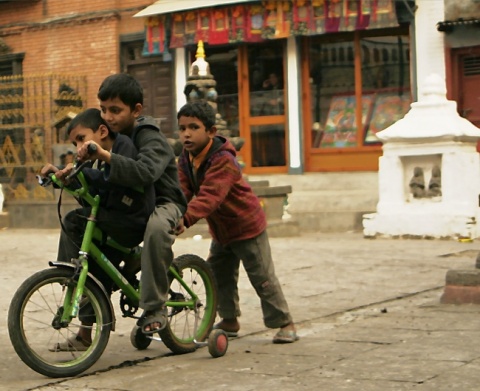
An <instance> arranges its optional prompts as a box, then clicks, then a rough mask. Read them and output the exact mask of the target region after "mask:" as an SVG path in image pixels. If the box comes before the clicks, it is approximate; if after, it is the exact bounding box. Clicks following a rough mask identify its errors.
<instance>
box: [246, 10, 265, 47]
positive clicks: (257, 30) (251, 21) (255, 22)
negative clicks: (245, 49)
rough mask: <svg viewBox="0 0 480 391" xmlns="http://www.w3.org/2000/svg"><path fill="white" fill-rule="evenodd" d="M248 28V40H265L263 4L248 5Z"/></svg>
mask: <svg viewBox="0 0 480 391" xmlns="http://www.w3.org/2000/svg"><path fill="white" fill-rule="evenodd" d="M245 7H246V9H247V28H246V37H245V41H246V42H260V41H263V37H262V30H263V20H264V12H263V11H264V10H263V8H262V6H261V5H247V6H245Z"/></svg>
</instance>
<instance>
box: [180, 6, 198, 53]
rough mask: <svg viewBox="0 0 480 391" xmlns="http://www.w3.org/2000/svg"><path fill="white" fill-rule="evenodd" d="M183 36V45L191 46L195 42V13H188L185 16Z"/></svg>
mask: <svg viewBox="0 0 480 391" xmlns="http://www.w3.org/2000/svg"><path fill="white" fill-rule="evenodd" d="M184 21H185V34H184V36H183V44H184V45H193V44H195V43H196V42H197V41H196V40H195V37H196V35H197V11H188V12H187V13H186V14H185V19H184Z"/></svg>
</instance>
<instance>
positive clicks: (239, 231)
mask: <svg viewBox="0 0 480 391" xmlns="http://www.w3.org/2000/svg"><path fill="white" fill-rule="evenodd" d="M235 156H236V152H235V148H234V147H233V145H232V144H231V143H230V141H228V140H227V139H225V138H223V137H221V136H216V137H215V138H214V139H213V143H212V146H211V147H210V150H209V151H208V153H207V155H206V157H205V159H204V161H203V162H202V163H201V164H200V167H199V168H198V170H197V175H196V176H194V174H193V169H192V164H191V162H190V159H189V154H188V152H187V151H185V150H184V151H183V152H182V154H181V155H180V157H179V160H178V165H179V171H178V172H179V178H180V185H181V187H182V190H183V192H184V194H185V196H186V197H187V200H188V207H187V212H186V213H185V215H184V217H183V218H184V224H185V227H187V228H188V227H191V226H192V225H193V224H195V223H196V222H197V221H198V220H200V219H202V218H205V219H206V220H207V222H208V226H209V230H210V234H211V235H212V237H213V239H214V240H215V241H217V242H218V243H220V244H223V245H226V244H229V243H231V242H236V241H240V240H245V239H251V238H254V237H256V236H258V235H260V234H261V233H262V232H263V231H264V230H265V229H266V228H267V220H266V216H265V212H264V211H263V209H262V206H261V205H260V201H259V199H258V197H257V196H256V195H255V193H254V192H253V190H252V188H251V186H250V185H249V184H248V183H247V181H246V180H245V179H244V178H243V176H242V172H241V169H240V166H239V164H238V162H237V159H236V157H235Z"/></svg>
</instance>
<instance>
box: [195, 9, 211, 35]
mask: <svg viewBox="0 0 480 391" xmlns="http://www.w3.org/2000/svg"><path fill="white" fill-rule="evenodd" d="M210 12H211V11H210V9H207V8H202V9H200V10H199V11H198V14H197V33H196V35H195V42H198V41H203V42H208V39H209V34H210Z"/></svg>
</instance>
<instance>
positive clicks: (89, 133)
mask: <svg viewBox="0 0 480 391" xmlns="http://www.w3.org/2000/svg"><path fill="white" fill-rule="evenodd" d="M68 138H69V140H70V141H71V142H72V144H73V145H74V146H75V147H77V151H78V150H79V149H80V148H81V147H82V145H83V144H85V143H86V142H87V141H90V140H92V141H95V142H96V143H97V144H98V145H100V146H101V147H102V148H105V147H106V143H105V140H106V139H107V138H108V129H107V127H106V126H105V125H100V127H99V128H98V130H97V131H96V132H94V131H93V129H90V128H85V127H83V126H82V125H77V126H75V127H74V128H73V129H72V131H71V132H70V135H69V136H68Z"/></svg>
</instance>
